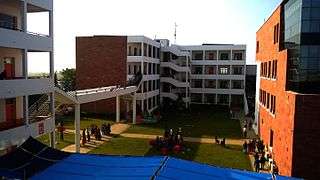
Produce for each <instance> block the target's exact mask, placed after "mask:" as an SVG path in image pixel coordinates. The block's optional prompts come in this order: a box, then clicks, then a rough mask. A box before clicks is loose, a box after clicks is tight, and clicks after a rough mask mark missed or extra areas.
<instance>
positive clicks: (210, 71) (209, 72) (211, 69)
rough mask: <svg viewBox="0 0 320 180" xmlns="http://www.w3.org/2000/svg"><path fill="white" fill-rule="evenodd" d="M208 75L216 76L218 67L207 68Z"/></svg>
mask: <svg viewBox="0 0 320 180" xmlns="http://www.w3.org/2000/svg"><path fill="white" fill-rule="evenodd" d="M205 70H206V74H216V66H206V68H205Z"/></svg>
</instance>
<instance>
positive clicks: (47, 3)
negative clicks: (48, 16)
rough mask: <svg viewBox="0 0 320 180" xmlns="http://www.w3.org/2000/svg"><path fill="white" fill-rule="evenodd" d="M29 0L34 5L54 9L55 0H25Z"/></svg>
mask: <svg viewBox="0 0 320 180" xmlns="http://www.w3.org/2000/svg"><path fill="white" fill-rule="evenodd" d="M24 1H27V3H28V4H31V5H33V6H36V7H39V8H42V9H45V10H50V11H51V10H52V9H53V0H24Z"/></svg>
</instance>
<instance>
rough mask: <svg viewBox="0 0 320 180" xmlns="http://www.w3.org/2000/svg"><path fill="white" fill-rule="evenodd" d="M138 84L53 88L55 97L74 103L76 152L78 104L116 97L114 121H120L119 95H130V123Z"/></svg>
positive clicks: (78, 125)
mask: <svg viewBox="0 0 320 180" xmlns="http://www.w3.org/2000/svg"><path fill="white" fill-rule="evenodd" d="M138 87H139V86H127V87H118V86H109V87H101V88H94V89H85V90H77V91H71V92H65V91H63V90H61V89H59V88H55V99H56V100H57V101H59V102H61V103H64V104H74V107H75V131H76V132H75V144H76V152H77V153H79V152H80V105H81V104H85V103H90V102H95V101H99V100H104V99H109V98H116V122H120V97H121V96H125V95H126V96H130V97H132V111H133V113H132V123H133V124H135V123H136V109H137V108H136V105H137V104H136V91H137V89H138Z"/></svg>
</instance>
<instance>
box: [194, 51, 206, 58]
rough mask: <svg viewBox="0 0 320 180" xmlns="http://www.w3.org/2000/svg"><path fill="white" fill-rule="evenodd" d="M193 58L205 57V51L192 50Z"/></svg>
mask: <svg viewBox="0 0 320 180" xmlns="http://www.w3.org/2000/svg"><path fill="white" fill-rule="evenodd" d="M192 59H193V60H202V59H203V51H192Z"/></svg>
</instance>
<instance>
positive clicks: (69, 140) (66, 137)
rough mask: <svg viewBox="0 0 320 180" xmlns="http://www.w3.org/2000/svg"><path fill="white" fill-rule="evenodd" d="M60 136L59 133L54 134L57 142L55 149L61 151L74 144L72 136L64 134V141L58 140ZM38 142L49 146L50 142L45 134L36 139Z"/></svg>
mask: <svg viewBox="0 0 320 180" xmlns="http://www.w3.org/2000/svg"><path fill="white" fill-rule="evenodd" d="M59 136H60V134H59V133H56V141H57V144H56V149H63V148H65V147H67V146H69V145H71V144H74V139H75V137H74V134H67V133H64V140H63V141H61V140H60V137H59ZM37 140H38V141H40V142H42V143H44V144H46V145H48V146H50V140H49V134H45V135H43V136H40V137H38V138H37Z"/></svg>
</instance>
